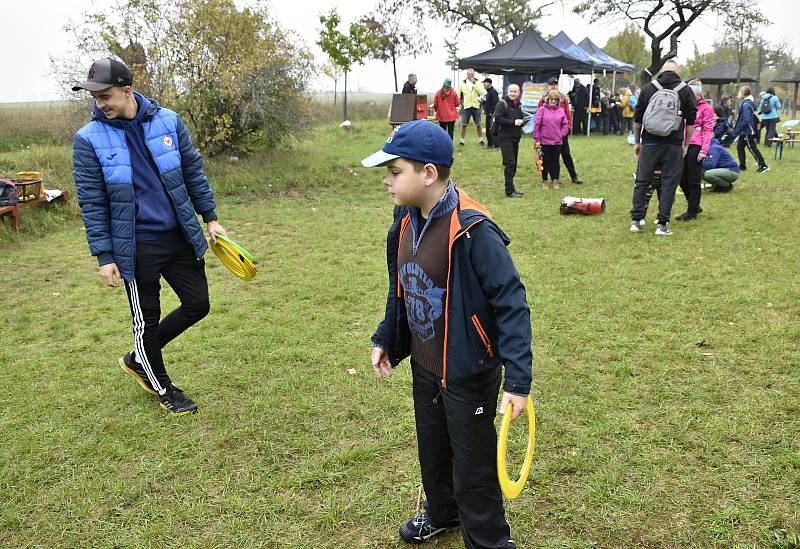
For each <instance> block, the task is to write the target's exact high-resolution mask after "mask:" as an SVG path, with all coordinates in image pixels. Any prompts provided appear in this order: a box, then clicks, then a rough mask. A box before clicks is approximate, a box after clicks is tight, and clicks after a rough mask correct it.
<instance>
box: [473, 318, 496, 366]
mask: <svg viewBox="0 0 800 549" xmlns="http://www.w3.org/2000/svg"><path fill="white" fill-rule="evenodd" d="M470 320H472V325H473V326H475V330H476V331H477V332H478V337H480V338H481V341H482V342H483V346H484V347H486V352H487V353H488V355H489V358H494V351H492V342H491V340H490V339H489V336H488V335H486V331H485V330H484V329H483V325H482V324H481V321H480V319H479V318H478V315H472V317H470Z"/></svg>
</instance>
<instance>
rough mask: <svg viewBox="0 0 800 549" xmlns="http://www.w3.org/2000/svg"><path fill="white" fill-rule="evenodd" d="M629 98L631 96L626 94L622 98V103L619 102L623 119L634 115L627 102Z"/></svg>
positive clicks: (634, 112)
mask: <svg viewBox="0 0 800 549" xmlns="http://www.w3.org/2000/svg"><path fill="white" fill-rule="evenodd" d="M630 96H631V94H629V93H626V94H625V97H623V98H622V101H621V102H620V106H621V107H622V116H623V117H624V118H633V116H634V115H635V114H636V111H635V110H634V109H632V108H631V104H630V101H629V100H628V98H629V97H630Z"/></svg>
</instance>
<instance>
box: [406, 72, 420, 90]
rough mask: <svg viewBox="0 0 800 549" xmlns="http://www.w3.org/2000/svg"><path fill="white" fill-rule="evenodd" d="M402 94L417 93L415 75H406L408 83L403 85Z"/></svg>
mask: <svg viewBox="0 0 800 549" xmlns="http://www.w3.org/2000/svg"><path fill="white" fill-rule="evenodd" d="M403 93H413V94H414V95H416V93H417V75H416V74H414V73H413V72H412V73H411V74H409V75H408V81H407V82H406V83H405V84H403Z"/></svg>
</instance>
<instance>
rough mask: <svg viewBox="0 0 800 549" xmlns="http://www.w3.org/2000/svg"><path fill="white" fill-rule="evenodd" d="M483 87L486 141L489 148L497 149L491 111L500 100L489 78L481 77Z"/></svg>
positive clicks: (498, 146)
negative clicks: (484, 90)
mask: <svg viewBox="0 0 800 549" xmlns="http://www.w3.org/2000/svg"><path fill="white" fill-rule="evenodd" d="M483 87H484V88H485V89H486V96H485V98H484V99H483V112H485V113H486V141H487V143H488V145H489V148H490V149H499V148H500V145H499V144H498V143H497V139H496V138H495V137H494V136H493V135H492V113H493V112H494V110H495V109H496V108H497V104H498V103H499V102H500V96H499V95H498V93H497V90H496V89H494V86H493V85H492V79H491V78H484V79H483Z"/></svg>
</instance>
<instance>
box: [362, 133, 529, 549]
mask: <svg viewBox="0 0 800 549" xmlns="http://www.w3.org/2000/svg"><path fill="white" fill-rule="evenodd" d="M362 164H363V165H364V166H366V167H375V166H385V167H386V175H385V177H384V180H383V183H384V185H385V186H386V188H387V190H388V191H389V196H391V197H392V200H393V202H394V204H395V209H394V216H393V217H394V221H393V223H392V226H391V227H390V229H389V233H388V234H387V237H386V260H387V261H386V263H387V267H388V275H389V288H388V289H389V291H388V294H387V295H386V307H385V314H384V317H383V320H382V321H381V323H380V324H379V325H378V328H377V329H376V330H375V333H374V334H373V336H372V357H371V359H372V368H373V370H374V372H375V374H376V375H377V376H380V377H385V376H389V375H391V374H392V369H393V368H394V367H396V366H397V365H398V364H399V363H400V362H402V361H403V360H405V359H406V358H407V357H410V359H411V360H410V362H411V376H412V383H411V386H412V387H411V393H412V399H413V402H414V417H415V420H416V431H417V450H418V456H419V464H420V470H421V474H422V485H423V487H424V488H425V496H426V499H427V501H426V504H425V508H424V510H423V511H422V512H421V513H420V514H418V515H416V516H414V517H412V518H410V519H409V520H408V521H407V522H406V523H405V524H403V525H402V526H401V527H400V537H401V538H402V540H403V541H405V542H406V543H413V544H421V543H424V542H426V541H429V540H430V539H432V538H433V537H435V536H438V535H440V534H443V533H445V532H449V531H452V530H461V536H462V538H463V541H464V546H465V547H470V548H475V549H477V548H479V547H480V548H489V547H493V548H495V549H514V548H515V547H516V544H515V543H514V541H513V539H512V537H511V527H510V526H509V524H508V522H506V516H505V511H504V510H503V496H502V494H501V491H500V483H499V482H498V478H497V432H496V430H495V426H494V418H495V415H496V412H497V401H498V396H499V393H500V387H501V385H502V388H503V393H502V400H501V404H500V413H503V412H505V411H506V409H507V407H508V406H509V404H510V405H511V406H512V410H511V411H510V412H509V413H510V414H511V417H512V419H515V418H518V417H519V414H520V412H522V410H523V409H525V407H526V404H527V402H528V397H529V394H530V393H531V388H532V381H533V372H532V362H533V355H532V352H531V337H532V334H531V318H530V307H529V306H528V302H527V299H526V294H525V286H524V285H523V284H522V281H521V280H520V276H519V273H518V271H517V269H516V268H515V267H514V262H513V260H512V258H511V254H509V252H508V248H507V246H508V244H509V242H510V240H509V238H508V237H507V236H506V235H505V233H504V232H503V231H502V229H500V227H499V226H498V225H497V224H496V223H495V222H494V221H492V218H491V216H490V215H489V212H488V210H486V208H485V207H484V206H482V205H481V204H479V203H478V202H476V201H475V200H472V199H471V198H470V197H469V196H467V194H466V193H465V192H464V191H463V190H461V189H458V188H456V186H455V185H454V183H453V182H452V181H451V180H450V178H449V175H450V168H451V166H452V164H453V141H452V139H451V138H450V136H448V135H447V133H446V132H445V131H444V130H443V129H441V128H440V127H438V126H436V125H435V124H431V123H430V122H428V121H426V120H416V121H414V122H408V123H406V124H403V125H402V126H400V127H399V128H397V129H396V130H395V131H393V132H392V134H391V137H390V139H388V140H387V142H386V143H385V144H384V145H383V147H382V148H381V150H380V151H378V152H376V153H375V154H373V155H372V156H370V157H368V158H365V159H364V160H362ZM373 419H374V420H375V421H381V419H380V417H379V415H376V416H374V418H373Z"/></svg>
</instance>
